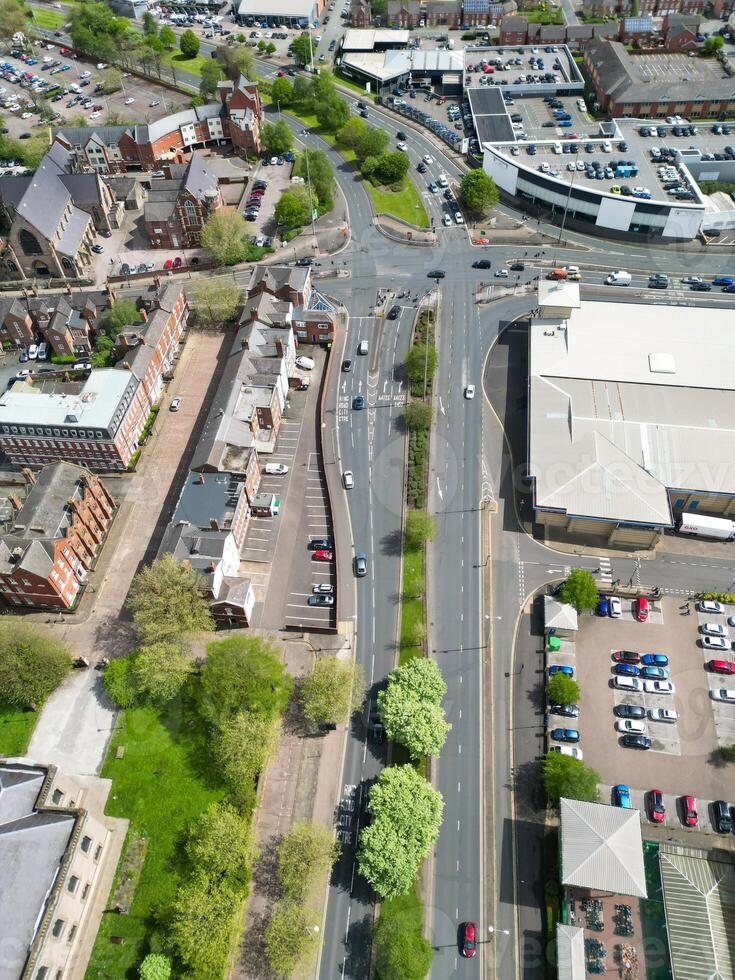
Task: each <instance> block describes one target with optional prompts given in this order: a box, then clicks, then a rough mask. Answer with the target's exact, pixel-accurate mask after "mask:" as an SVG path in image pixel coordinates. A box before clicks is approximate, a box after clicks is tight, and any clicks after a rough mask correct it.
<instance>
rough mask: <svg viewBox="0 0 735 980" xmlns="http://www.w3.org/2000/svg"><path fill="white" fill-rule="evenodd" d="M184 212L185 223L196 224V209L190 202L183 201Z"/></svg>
mask: <svg viewBox="0 0 735 980" xmlns="http://www.w3.org/2000/svg"><path fill="white" fill-rule="evenodd" d="M184 212H185V214H186V223H187V224H188V225H196V224H198V222H197V212H196V208H195V207H194V205H193V204H192V202H191V201H184Z"/></svg>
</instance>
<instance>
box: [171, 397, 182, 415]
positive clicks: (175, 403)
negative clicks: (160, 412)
mask: <svg viewBox="0 0 735 980" xmlns="http://www.w3.org/2000/svg"><path fill="white" fill-rule="evenodd" d="M181 401H182V399H181V398H173V399H172V400H171V404H170V405H169V406H168V410H169V412H178V410H179V409H180V408H181Z"/></svg>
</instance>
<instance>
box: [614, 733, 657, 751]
mask: <svg viewBox="0 0 735 980" xmlns="http://www.w3.org/2000/svg"><path fill="white" fill-rule="evenodd" d="M620 744H621V745H622V746H623V748H624V749H650V748H651V744H652V743H651V739H650V738H648V737H647V736H646V735H631V734H630V733H628V734H626V735H623V737H622V738H621V739H620Z"/></svg>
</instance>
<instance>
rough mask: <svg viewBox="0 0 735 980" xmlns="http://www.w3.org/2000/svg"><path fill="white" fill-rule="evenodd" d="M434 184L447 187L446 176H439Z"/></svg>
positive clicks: (447, 180)
mask: <svg viewBox="0 0 735 980" xmlns="http://www.w3.org/2000/svg"><path fill="white" fill-rule="evenodd" d="M436 182H437V184H438V185H439V186H440V187H449V179H448V177H447V175H446V174H439V176H438V177H437V179H436Z"/></svg>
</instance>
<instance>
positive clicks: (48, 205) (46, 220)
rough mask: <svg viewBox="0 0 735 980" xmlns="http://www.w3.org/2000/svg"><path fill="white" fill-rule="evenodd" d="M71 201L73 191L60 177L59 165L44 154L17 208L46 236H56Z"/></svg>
mask: <svg viewBox="0 0 735 980" xmlns="http://www.w3.org/2000/svg"><path fill="white" fill-rule="evenodd" d="M70 202H71V194H70V193H69V191H68V190H67V189H66V187H64V185H63V184H62V183H61V181H60V180H59V171H58V168H57V166H56V164H55V163H53V161H51V160H49V159H48V158H47V157H44V158H43V160H41V163H40V164H39V166H38V170H36V172H35V174H34V175H33V177H32V178H31V181H30V184H29V185H28V187H27V189H26V192H25V194H24V195H23V199H22V200H21V201H20V203H19V204H18V207H17V211H18V214H19V215H21V216H22V217H23V218H25V220H26V221H27V222H28V224H29V225H31V226H32V227H33V228H35V229H36V230H37V231H39V232H40V233H41V234H42V235H43V236H44V238H54V237H55V235H56V231H57V229H58V227H59V223H60V221H61V218H62V216H63V214H64V212H65V211H66V209H67V207H68V206H69V204H70ZM67 254H69V253H67Z"/></svg>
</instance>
